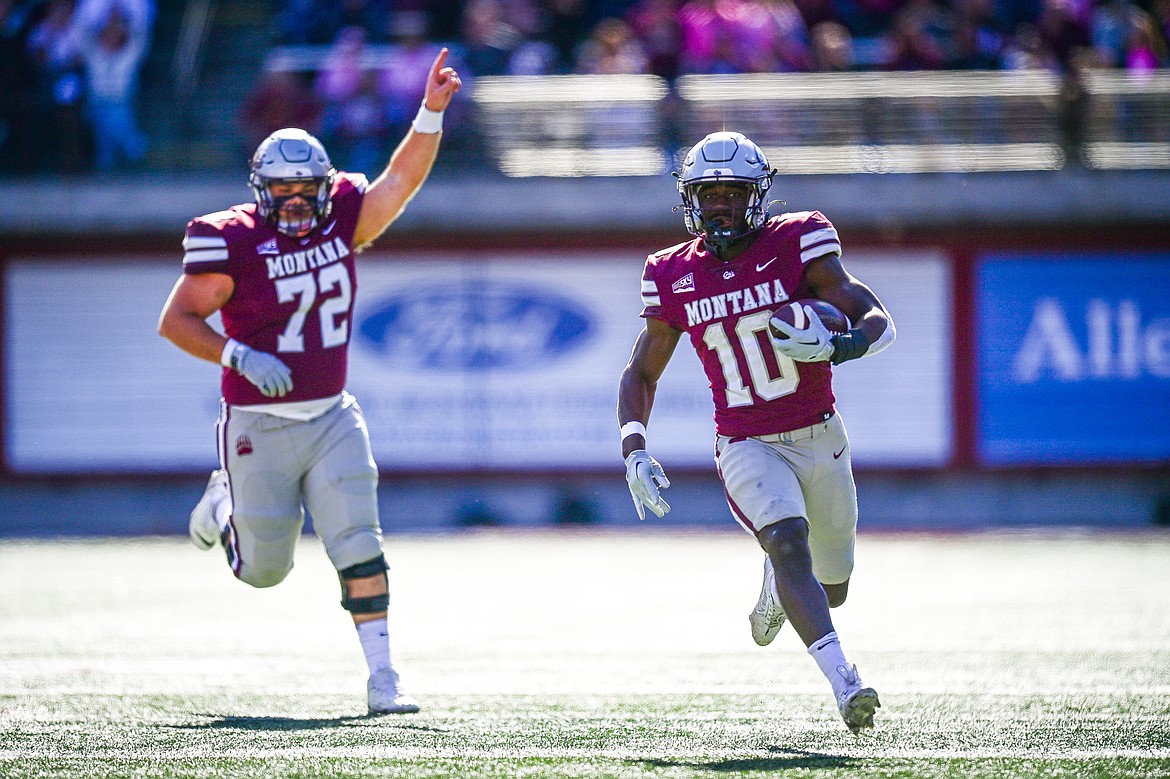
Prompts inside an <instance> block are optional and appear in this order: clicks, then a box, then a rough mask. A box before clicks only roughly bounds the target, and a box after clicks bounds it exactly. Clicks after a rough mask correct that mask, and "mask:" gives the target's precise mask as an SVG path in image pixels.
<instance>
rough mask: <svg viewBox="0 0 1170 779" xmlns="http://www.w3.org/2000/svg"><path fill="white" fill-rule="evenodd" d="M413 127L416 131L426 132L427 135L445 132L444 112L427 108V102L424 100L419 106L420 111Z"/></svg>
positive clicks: (416, 115)
mask: <svg viewBox="0 0 1170 779" xmlns="http://www.w3.org/2000/svg"><path fill="white" fill-rule="evenodd" d="M411 127H413V128H414V131H415V132H416V133H424V134H426V135H434V134H435V133H441V132H443V112H442V111H432V110H431V109H429V108H427V104H426V102H423V104H422V105H420V106H419V107H418V113H417V114H415V117H414V122H412V123H411Z"/></svg>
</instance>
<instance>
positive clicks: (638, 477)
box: [626, 449, 670, 519]
mask: <svg viewBox="0 0 1170 779" xmlns="http://www.w3.org/2000/svg"><path fill="white" fill-rule="evenodd" d="M626 484H628V485H629V486H630V495H631V497H633V499H634V508H636V509H637V510H638V519H645V518H646V509H645V508H644V507H649V508H650V510H651V511H653V512H654V513H655V514H657V515H658V516H660V517H661V516H663V515H664V514H666V512H668V511H670V504H668V503H667V502H666V501H665V500H663V499H662V496H661V495H660V494H659V493H658V488H659V487H661V488H662V489H666V488H667V487H669V486H670V479H668V478H666V472H665V471H663V470H662V466H661V465H659V464H658V461H657V460H655V459H654V458H653V457H651V456H650V455H649V454H648V453H647V452H646V450H645V449H635V450H634V451H632V452H630V456H629V457H627V458H626Z"/></svg>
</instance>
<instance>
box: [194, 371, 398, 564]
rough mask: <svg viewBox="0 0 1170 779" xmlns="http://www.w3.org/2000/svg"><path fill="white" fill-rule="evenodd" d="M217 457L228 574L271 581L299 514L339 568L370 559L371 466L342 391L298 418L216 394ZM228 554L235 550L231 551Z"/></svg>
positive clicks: (376, 537) (358, 417)
mask: <svg viewBox="0 0 1170 779" xmlns="http://www.w3.org/2000/svg"><path fill="white" fill-rule="evenodd" d="M216 432H217V433H218V438H219V457H220V464H221V465H222V466H223V468H225V469H226V470H227V474H228V483H229V485H230V488H231V496H232V512H231V526H232V529H233V531H234V532H233V534H232V535H233V536H234V537H233V538H232V539H231V543H232V544H234V545H235V548H234V549H232V550H229V555H228V557H229V560H231V561H232V563H233V564H232V567H233V570H234V572H235V574H236V576H237V577H238V578H239V579H240V580H242V581H244V582H247V583H248V584H251V585H252V586H254V587H271V586H273V585H275V584H279V583H280V582H281V581H283V580H284V578H285V577H286V576H287V575H288V572H289V571H291V570H292V567H293V552H294V550H295V549H296V543H297V540H298V539H299V538H300V536H301V529H302V527H303V525H304V521H305V514H304V510H305V508H308V510H309V513H310V514H311V515H312V518H313V529H314V531H316V533H317V535H318V536H320V538H321V540H322V542H323V543H324V545H325V552H326V554H328V556H329V560H330V561H331V562H332V563H333V565H334V567H335V568H337V570H339V571H340V570H343V569H345V568H349V567H350V566H353V565H356V564H358V563H363V562H366V561H367V560H372V559H374V558H376V557H378V556H379V555H380V554H381V553H382V530H381V527H380V526H379V524H378V500H377V486H378V469H377V466H376V465H375V464H374V457H373V454H372V453H371V451H370V437H369V431H368V430H367V428H366V420H365V417H364V415H363V414H362V410H361V407H360V406H358V404H357V401H356V400H355V399H354V397H353V396H352V395H350V394H349V393H342V397H341V399H340V400H339V401H338V403H337V404H336V405H335V406H334V407H333V408H331V409H330V410H329V411H326V412H325V413H324V414H322V415H321V416H319V417H317V418H316V419H312V420H309V421H307V422H301V421H297V420H291V419H282V418H281V417H276V416H272V415H271V414H264V413H261V412H255V411H243V410H241V409H239V408H234V407H232V406H229V405H227V404H226V403H222V402H221V407H220V416H219V421H218V422H217V423H216ZM232 552H234V554H232Z"/></svg>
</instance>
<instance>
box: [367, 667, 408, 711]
mask: <svg viewBox="0 0 1170 779" xmlns="http://www.w3.org/2000/svg"><path fill="white" fill-rule="evenodd" d="M366 691H367V694H368V695H367V698H368V701H369V704H370V714H414V713H415V712H416V711H418V701H416V700H415V699H414V698H413V697H411V696H410V694H409V693H407V692H406V691H405V690H403V689H402V687H401V686H400V685H399V682H398V674H397V673H396V672H395V671H394V669H393V668H383V669H382V670H381V671H378V672H376V673H374V674H371V675H370V681H369V682H368V683H367V684H366Z"/></svg>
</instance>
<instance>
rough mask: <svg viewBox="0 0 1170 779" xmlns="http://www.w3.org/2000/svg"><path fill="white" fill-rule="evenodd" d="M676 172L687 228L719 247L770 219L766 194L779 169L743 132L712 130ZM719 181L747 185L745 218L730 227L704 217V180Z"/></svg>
mask: <svg viewBox="0 0 1170 779" xmlns="http://www.w3.org/2000/svg"><path fill="white" fill-rule="evenodd" d="M675 175H676V176H677V177H678V192H679V195H680V196H681V197H682V209H683V221H684V222H685V223H686V226H687V232H689V233H690V234H691V235H697V236H701V237H702V238H703V239H704V240H705V241H706V242H707V243H708V244H710V245H711V246H712V247H713V248H715V249H717V250H720V251H721V250H723V249H726V248H727V246H728V245H729V244H731V243H734V242H735V241H738V240H739V239H740V238H743V237H744V236H746V235H749V234H750V233H752V232H754V231H756V230H758V229H760V227H761V226H763V224H764V222H765V221H767V219H768V212H767V211H766V210H765V208H764V196H765V195H766V194H767V192H768V189H769V188H770V187H771V186H772V177H773V176H774V175H776V171H775V170H774V169H773V168H771V167H769V165H768V158H767V157H766V156H764V152H763V150H762V149H760V147H759V146H757V145H756V144H755V143H753V142H752V141H751V140H749V139H748V138H747V137H746V136H745V135H743V134H742V133H736V132H726V131H724V132H717V133H711V134H710V135H708V136H707V137H706V138H704V139H703V140H701V141H699V142H698V143H697V144H695V145H694V146H693V147H692V148H691V150H690V151H689V152H687V156H686V157H685V158H684V160H683V166H682V171H681V172H679V173H677V174H675ZM716 183H720V184H743V185H746V186H747V188H748V202H747V208H746V210H745V212H744V218H743V221H742V222H740V221H739V220H736V223H735V224H733V225H731V226H730V227H720V226H718V225H716V224H713V223H711V222H708V221H706V220H704V218H703V208H702V207H701V205H700V204H699V190H700V189H701V188H702V187H703V185H705V184H716ZM676 208H677V206H676Z"/></svg>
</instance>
